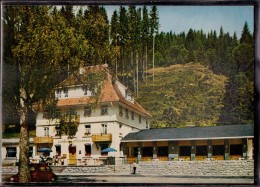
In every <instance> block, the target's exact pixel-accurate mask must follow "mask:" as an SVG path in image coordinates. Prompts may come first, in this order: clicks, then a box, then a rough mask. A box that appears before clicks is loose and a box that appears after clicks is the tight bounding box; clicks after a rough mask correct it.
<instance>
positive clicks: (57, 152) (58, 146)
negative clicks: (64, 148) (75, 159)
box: [55, 145, 61, 156]
mask: <svg viewBox="0 0 260 187" xmlns="http://www.w3.org/2000/svg"><path fill="white" fill-rule="evenodd" d="M55 147H56V156H61V146H60V145H55Z"/></svg>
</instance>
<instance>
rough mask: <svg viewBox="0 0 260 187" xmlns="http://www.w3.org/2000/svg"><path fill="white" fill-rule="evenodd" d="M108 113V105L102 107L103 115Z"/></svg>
mask: <svg viewBox="0 0 260 187" xmlns="http://www.w3.org/2000/svg"><path fill="white" fill-rule="evenodd" d="M107 114H108V111H107V105H104V106H101V115H102V116H103V115H107Z"/></svg>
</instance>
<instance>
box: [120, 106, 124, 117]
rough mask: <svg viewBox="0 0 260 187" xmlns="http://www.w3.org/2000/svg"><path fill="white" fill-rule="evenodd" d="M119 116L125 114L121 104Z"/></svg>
mask: <svg viewBox="0 0 260 187" xmlns="http://www.w3.org/2000/svg"><path fill="white" fill-rule="evenodd" d="M119 116H121V117H122V116H123V107H122V106H119Z"/></svg>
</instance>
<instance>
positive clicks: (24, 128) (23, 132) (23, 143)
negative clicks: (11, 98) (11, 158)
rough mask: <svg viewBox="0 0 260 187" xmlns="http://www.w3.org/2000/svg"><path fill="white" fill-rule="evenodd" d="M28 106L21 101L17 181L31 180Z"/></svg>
mask: <svg viewBox="0 0 260 187" xmlns="http://www.w3.org/2000/svg"><path fill="white" fill-rule="evenodd" d="M28 111H29V110H28V107H27V106H24V104H23V103H22V111H21V116H20V118H21V122H20V123H21V128H20V144H19V147H20V155H19V168H18V169H19V182H21V183H26V182H30V181H31V176H30V170H29V163H30V160H29V130H28Z"/></svg>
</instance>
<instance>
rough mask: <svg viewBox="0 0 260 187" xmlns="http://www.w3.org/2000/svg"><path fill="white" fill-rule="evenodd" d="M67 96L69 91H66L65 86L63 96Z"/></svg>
mask: <svg viewBox="0 0 260 187" xmlns="http://www.w3.org/2000/svg"><path fill="white" fill-rule="evenodd" d="M68 96H69V91H68V89H67V88H66V89H64V97H68Z"/></svg>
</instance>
